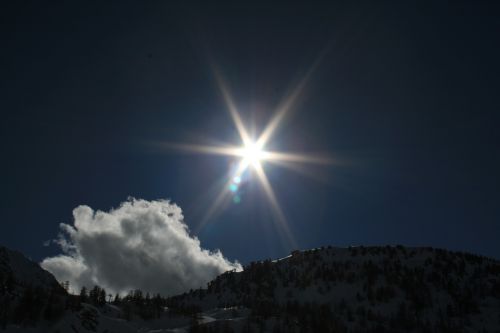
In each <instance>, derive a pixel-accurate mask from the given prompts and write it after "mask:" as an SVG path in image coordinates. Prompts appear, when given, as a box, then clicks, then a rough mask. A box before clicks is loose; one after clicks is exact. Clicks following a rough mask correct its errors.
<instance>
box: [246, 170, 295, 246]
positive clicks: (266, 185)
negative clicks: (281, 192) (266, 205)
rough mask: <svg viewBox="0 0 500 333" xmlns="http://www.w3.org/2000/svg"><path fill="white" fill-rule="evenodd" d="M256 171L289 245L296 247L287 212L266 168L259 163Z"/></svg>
mask: <svg viewBox="0 0 500 333" xmlns="http://www.w3.org/2000/svg"><path fill="white" fill-rule="evenodd" d="M255 171H256V173H257V176H258V178H259V181H260V183H261V185H262V187H263V189H264V192H265V193H266V195H267V198H268V199H269V202H270V204H271V207H272V209H273V213H274V214H275V216H276V218H277V221H278V223H279V226H280V228H281V229H282V231H283V232H284V234H285V237H286V239H287V241H288V242H290V244H289V245H292V246H293V247H294V248H295V247H296V245H297V244H296V242H295V239H294V237H293V235H292V233H291V231H290V228H289V227H288V223H287V221H286V217H285V214H284V213H283V211H282V210H281V207H280V205H279V202H278V199H277V198H276V195H275V194H274V191H273V188H272V187H271V184H270V183H269V180H268V179H267V176H266V173H265V172H264V169H263V168H262V166H261V165H258V166H257V167H255Z"/></svg>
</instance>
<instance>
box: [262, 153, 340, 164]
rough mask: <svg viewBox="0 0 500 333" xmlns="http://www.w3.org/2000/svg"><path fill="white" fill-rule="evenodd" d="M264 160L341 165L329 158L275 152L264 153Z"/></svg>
mask: <svg viewBox="0 0 500 333" xmlns="http://www.w3.org/2000/svg"><path fill="white" fill-rule="evenodd" d="M263 159H265V160H267V161H269V162H273V161H282V162H294V163H309V164H320V165H334V164H339V163H340V161H339V160H336V159H333V158H331V157H329V156H322V155H306V154H297V153H282V152H275V151H265V152H263Z"/></svg>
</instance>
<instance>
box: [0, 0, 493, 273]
mask: <svg viewBox="0 0 500 333" xmlns="http://www.w3.org/2000/svg"><path fill="white" fill-rule="evenodd" d="M498 9H499V8H498V6H494V5H493V2H481V1H468V2H453V3H445V2H436V1H434V2H426V3H423V2H403V1H395V2H393V3H389V2H384V3H383V4H382V3H379V2H366V3H362V2H353V1H346V2H334V1H328V2H327V1H324V2H318V3H311V2H303V3H301V4H293V3H292V2H281V3H278V2H276V3H273V4H271V3H270V2H258V1H255V2H254V1H250V2H241V3H239V2H237V1H234V2H230V3H217V4H216V3H213V2H210V1H206V2H200V3H194V2H179V3H178V4H175V3H173V2H160V1H157V2H148V1H116V2H106V3H105V2H102V1H99V2H83V1H82V2H74V1H69V2H64V3H62V2H61V3H57V2H49V3H42V2H40V1H37V2H25V1H19V2H15V4H14V3H11V4H8V5H7V4H5V3H3V4H2V5H1V8H0V12H1V16H2V19H1V22H2V23H1V26H2V28H1V32H0V34H1V48H0V49H1V52H0V58H1V72H0V74H1V75H0V82H1V90H0V91H1V99H0V109H1V114H2V118H1V122H0V128H1V132H0V135H1V140H0V145H1V164H0V168H1V169H0V170H1V175H2V182H1V189H2V191H1V200H0V202H1V210H0V211H1V218H0V244H4V245H6V246H8V247H10V248H14V249H17V250H21V251H22V252H23V253H25V254H26V255H28V256H30V257H31V258H33V259H34V260H36V261H41V260H42V259H44V258H45V257H47V256H54V255H56V254H58V253H60V252H61V249H60V248H59V247H58V246H56V245H55V244H50V245H49V246H44V242H45V241H47V240H51V239H54V238H55V237H56V236H57V234H58V232H59V224H60V223H67V224H72V223H73V222H72V221H73V216H72V211H73V209H75V208H76V207H78V206H80V205H88V206H89V207H91V208H92V209H94V210H102V211H109V210H110V209H111V208H112V207H115V208H116V207H118V206H119V205H120V204H121V203H122V202H124V201H126V200H127V198H128V197H129V196H130V197H134V198H138V199H139V198H140V199H145V200H148V201H150V200H154V199H170V200H171V202H173V203H176V204H177V205H178V206H179V207H181V208H182V213H183V215H184V222H185V223H186V224H187V225H188V226H189V229H190V233H191V235H193V236H197V237H198V238H199V240H200V242H201V246H202V247H203V248H206V249H210V250H215V249H220V250H221V251H222V253H223V254H224V256H225V257H227V258H228V259H229V260H231V261H233V260H238V261H239V262H241V263H248V262H250V261H252V260H258V259H263V258H275V257H282V256H286V255H287V254H288V253H289V252H290V251H291V250H292V249H294V248H300V249H307V248H314V247H319V246H323V245H335V246H349V245H385V244H403V245H410V246H417V245H418V246H420V245H425V246H434V247H441V248H447V249H452V250H464V251H470V252H473V253H478V254H482V255H487V256H492V257H495V258H500V242H499V241H498V239H499V235H500V191H499V189H500V173H499V170H500V134H499V133H500V131H499V129H498V127H499V121H500V100H499V96H500V94H499V91H500V90H499V89H500V84H499V77H500V70H499V69H500V65H499V59H500V44H499V36H500V20H499V19H498V18H499V15H500V12H499V10H498ZM215 72H217V73H218V74H220V76H221V77H222V78H223V79H224V82H225V84H226V87H227V89H228V91H229V92H230V94H231V96H232V98H233V100H234V103H235V105H236V108H237V110H238V112H239V114H240V115H241V118H242V120H243V122H244V123H245V125H246V126H248V128H249V129H254V130H255V133H256V135H258V133H259V131H261V130H263V129H264V128H265V126H266V125H267V124H268V122H269V121H270V120H271V119H272V118H273V115H274V114H275V112H276V111H277V108H278V107H279V105H280V103H282V102H283V101H284V100H286V99H287V96H289V95H290V94H291V93H292V92H293V91H294V89H295V88H296V87H297V85H299V84H300V83H301V82H304V81H301V80H303V79H304V77H306V76H307V75H308V74H309V76H308V79H307V80H306V82H305V84H304V86H303V89H301V91H300V96H298V97H297V99H296V100H295V101H294V103H293V105H292V106H291V107H290V110H289V112H288V113H287V114H286V116H285V117H284V118H283V120H282V121H281V122H280V123H279V126H278V127H277V129H276V131H275V132H274V135H273V136H272V138H271V139H270V140H269V142H268V144H267V148H268V149H272V150H276V151H282V152H294V153H299V154H304V155H311V154H314V155H317V154H320V155H321V156H329V158H331V159H332V160H334V161H335V163H331V164H327V165H314V164H298V165H294V168H285V167H280V166H278V165H274V164H272V163H267V162H266V161H263V162H262V167H263V169H264V170H265V173H266V175H267V177H268V179H269V183H270V184H271V186H272V188H273V190H274V192H275V195H276V198H277V200H278V202H279V205H280V206H281V209H282V211H283V214H284V216H285V218H286V223H287V225H288V228H289V230H290V233H291V234H292V235H293V238H294V239H295V244H291V243H290V242H287V241H286V239H285V237H283V228H282V227H281V226H280V223H281V222H279V221H277V218H276V216H275V214H274V213H273V209H272V204H270V202H269V199H268V197H267V196H266V193H265V191H264V190H263V188H262V186H261V185H260V183H259V181H258V179H256V177H255V175H253V176H252V175H249V177H248V178H246V179H245V182H244V184H242V186H241V188H240V189H239V190H238V191H239V197H240V199H241V200H240V202H239V203H236V202H230V204H228V205H226V206H225V207H223V209H220V210H219V211H218V212H217V214H214V215H213V216H210V217H207V214H208V211H209V210H210V207H211V205H212V204H213V201H214V200H215V198H216V196H217V193H218V192H219V189H220V184H223V183H224V182H226V181H227V180H228V179H227V177H228V172H229V171H230V170H231V168H232V167H233V166H234V163H236V162H235V161H237V160H238V159H237V158H234V157H230V156H216V155H209V154H196V153H188V152H184V151H180V150H175V149H165V145H164V143H192V144H201V145H209V144H210V145H212V144H218V143H228V144H232V145H241V139H240V137H239V135H238V131H237V129H236V127H235V125H234V123H233V121H232V119H231V115H230V113H229V112H228V107H227V105H226V103H225V100H224V96H223V94H222V93H221V89H220V86H219V84H218V81H217V78H216V73H215Z"/></svg>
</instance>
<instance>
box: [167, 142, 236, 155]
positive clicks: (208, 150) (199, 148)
mask: <svg viewBox="0 0 500 333" xmlns="http://www.w3.org/2000/svg"><path fill="white" fill-rule="evenodd" d="M160 145H161V147H163V148H165V149H173V150H179V151H184V152H191V153H201V154H209V155H225V156H241V148H240V147H232V146H205V145H196V144H189V143H170V142H162V143H161V144H160Z"/></svg>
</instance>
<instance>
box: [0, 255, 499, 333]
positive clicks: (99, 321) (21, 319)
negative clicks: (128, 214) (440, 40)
mask: <svg viewBox="0 0 500 333" xmlns="http://www.w3.org/2000/svg"><path fill="white" fill-rule="evenodd" d="M106 296H107V294H106V292H105V290H104V289H102V288H99V287H98V286H94V287H93V288H89V289H87V290H86V291H85V292H83V291H82V293H81V294H80V295H69V294H67V293H66V292H65V290H64V289H63V288H61V287H60V286H59V284H58V283H57V281H56V280H55V279H54V278H53V276H52V275H51V274H50V273H48V272H46V271H44V270H42V269H41V268H40V267H39V266H38V265H37V264H36V263H33V262H32V261H30V260H29V259H27V258H25V257H24V256H22V254H20V253H19V252H14V251H10V250H8V249H6V248H0V332H6V333H7V332H8V333H11V332H32V333H41V332H51V333H52V332H53V333H56V332H59V333H65V332H73V333H74V332H77V333H84V332H107V333H112V332H116V333H118V332H131V333H132V332H141V333H148V332H149V333H153V332H155V333H161V332H244V333H248V332H273V333H277V332H291V333H293V332H301V333H302V332H493V333H494V332H500V262H498V261H496V260H493V259H489V258H485V257H481V256H476V255H472V254H468V253H462V252H450V251H446V250H441V249H433V248H406V247H403V246H396V247H390V246H386V247H363V246H360V247H350V248H334V247H324V248H319V249H313V250H308V251H293V252H292V253H291V255H289V256H287V257H285V258H282V259H279V260H265V261H260V262H253V263H250V264H249V265H248V266H246V267H245V268H244V270H243V271H242V272H226V273H224V274H222V275H220V276H218V277H217V278H216V279H214V280H213V281H211V282H209V283H208V285H207V287H206V288H204V289H197V290H191V291H190V292H187V293H184V294H182V295H178V296H175V297H170V298H163V297H161V296H160V295H154V296H153V295H152V296H150V295H149V294H146V295H144V294H143V293H142V292H141V291H140V290H135V291H131V293H129V294H128V295H122V296H121V297H119V296H117V297H115V298H114V300H113V301H112V302H109V301H106V300H107V297H106Z"/></svg>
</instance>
